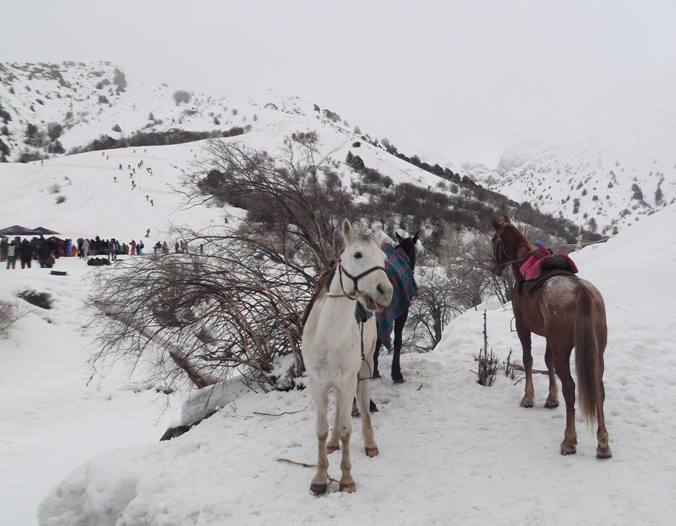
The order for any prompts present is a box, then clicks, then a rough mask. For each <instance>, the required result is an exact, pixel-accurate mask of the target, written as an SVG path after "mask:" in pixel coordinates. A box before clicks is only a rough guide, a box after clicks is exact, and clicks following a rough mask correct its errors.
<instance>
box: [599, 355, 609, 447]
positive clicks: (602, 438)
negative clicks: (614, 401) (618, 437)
mask: <svg viewBox="0 0 676 526" xmlns="http://www.w3.org/2000/svg"><path fill="white" fill-rule="evenodd" d="M599 369H600V371H599V383H600V384H601V385H600V388H601V400H600V401H599V404H598V409H597V410H596V413H597V418H598V426H599V427H598V430H597V431H596V439H597V440H598V445H597V446H596V457H597V458H610V457H612V456H613V454H612V453H611V451H610V446H609V445H608V430H607V429H606V420H605V417H604V415H603V402H604V401H605V399H606V391H605V388H604V387H603V354H601V360H600V368H599Z"/></svg>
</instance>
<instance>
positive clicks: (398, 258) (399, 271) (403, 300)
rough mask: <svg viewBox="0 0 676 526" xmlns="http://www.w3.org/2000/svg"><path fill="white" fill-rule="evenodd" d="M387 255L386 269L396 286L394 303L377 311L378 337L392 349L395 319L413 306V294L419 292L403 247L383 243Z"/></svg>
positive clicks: (394, 286)
mask: <svg viewBox="0 0 676 526" xmlns="http://www.w3.org/2000/svg"><path fill="white" fill-rule="evenodd" d="M380 248H381V249H382V250H383V252H385V254H386V255H387V260H386V261H385V271H386V272H387V277H388V278H390V281H391V282H392V287H393V288H394V291H393V294H392V303H390V306H389V307H387V308H386V309H385V310H383V311H382V312H377V313H376V322H377V325H378V339H379V340H380V341H381V342H382V343H383V345H385V347H387V350H388V351H392V339H391V334H392V328H393V327H394V321H395V320H396V319H397V318H398V317H399V316H400V315H401V314H402V313H403V312H404V311H405V310H406V309H408V308H409V307H410V306H411V300H412V299H413V296H415V295H416V294H418V285H417V284H416V282H415V278H414V277H413V269H412V268H411V262H410V261H409V259H408V256H407V255H406V252H405V251H404V249H403V248H401V247H394V246H392V245H390V244H389V243H383V245H382V246H381V247H380Z"/></svg>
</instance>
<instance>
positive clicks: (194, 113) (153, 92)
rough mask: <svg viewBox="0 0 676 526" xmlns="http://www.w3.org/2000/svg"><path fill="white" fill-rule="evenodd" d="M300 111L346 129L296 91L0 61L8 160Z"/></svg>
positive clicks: (263, 125)
mask: <svg viewBox="0 0 676 526" xmlns="http://www.w3.org/2000/svg"><path fill="white" fill-rule="evenodd" d="M299 116H304V117H312V119H313V121H315V120H316V121H321V122H323V123H325V124H330V125H332V126H333V127H335V128H338V129H341V130H342V131H346V130H347V129H348V128H347V125H346V123H343V122H342V120H341V119H340V118H339V116H338V115H337V114H335V113H333V112H331V111H330V110H320V109H319V108H315V107H314V105H309V104H307V103H303V102H301V101H300V100H298V99H297V98H294V97H280V96H277V95H274V94H270V93H268V94H266V95H265V96H264V97H263V98H262V99H261V100H253V99H251V98H250V97H237V96H229V97H225V96H218V97H215V96H211V95H207V94H201V93H193V92H188V91H185V90H183V89H181V87H180V86H178V87H169V86H168V85H167V84H164V83H163V84H160V85H153V84H149V83H144V82H142V81H137V80H136V79H128V78H127V77H126V75H125V74H124V72H123V71H122V70H121V69H120V68H118V67H116V66H114V65H111V64H110V63H108V62H101V63H97V64H85V63H75V62H64V63H61V64H56V63H39V64H14V63H12V64H10V63H0V121H2V122H0V130H1V131H0V140H2V141H3V144H4V147H3V146H1V145H0V147H2V148H3V149H4V152H5V158H6V160H13V161H18V160H20V159H21V160H30V159H39V158H42V157H45V156H53V155H58V154H61V153H64V150H65V151H70V150H71V149H73V148H78V147H83V146H85V145H87V144H89V143H91V142H92V141H93V140H95V139H97V138H99V137H100V136H103V135H106V136H109V137H110V138H112V139H114V140H116V139H120V138H124V137H130V136H132V135H133V134H134V133H136V132H144V133H151V132H166V131H167V130H171V129H181V130H187V131H214V132H216V131H223V132H225V131H228V130H233V129H235V130H239V131H238V132H237V133H242V132H245V131H248V130H252V129H260V130H263V129H267V128H269V127H270V125H271V124H275V123H276V124H280V123H285V122H289V121H293V120H294V118H296V117H299ZM57 143H58V144H57Z"/></svg>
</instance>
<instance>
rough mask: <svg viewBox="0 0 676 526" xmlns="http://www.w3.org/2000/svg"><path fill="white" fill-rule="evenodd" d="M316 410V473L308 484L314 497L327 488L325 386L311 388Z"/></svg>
mask: <svg viewBox="0 0 676 526" xmlns="http://www.w3.org/2000/svg"><path fill="white" fill-rule="evenodd" d="M311 394H312V398H313V399H314V402H315V408H316V412H317V414H316V419H317V420H316V427H317V444H318V449H317V472H316V473H315V476H314V478H313V479H312V482H311V483H310V491H312V493H314V494H315V495H323V494H324V493H326V490H327V488H328V483H327V478H328V469H329V459H328V457H327V456H326V438H327V437H328V435H329V422H328V417H327V416H328V415H327V412H328V406H329V392H328V388H326V387H325V386H321V387H316V388H311Z"/></svg>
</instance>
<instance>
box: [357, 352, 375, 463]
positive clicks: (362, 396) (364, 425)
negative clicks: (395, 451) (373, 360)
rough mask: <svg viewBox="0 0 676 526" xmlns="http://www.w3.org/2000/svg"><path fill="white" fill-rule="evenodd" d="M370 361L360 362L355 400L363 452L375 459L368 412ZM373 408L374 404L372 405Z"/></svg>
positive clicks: (373, 440)
mask: <svg viewBox="0 0 676 526" xmlns="http://www.w3.org/2000/svg"><path fill="white" fill-rule="evenodd" d="M369 362H370V360H369V357H368V356H367V357H366V362H365V361H362V363H361V370H360V371H359V380H358V382H357V400H358V401H359V408H360V410H361V414H362V419H361V433H362V436H363V437H364V450H365V451H366V455H368V456H369V457H375V456H376V455H377V454H378V446H377V445H376V440H375V437H374V434H373V426H372V425H371V414H370V413H371V411H369V409H370V408H369V402H370V403H371V404H373V402H372V401H371V389H370V380H369V377H368V373H369V370H370V367H369V366H370V363H369ZM373 405H374V406H375V404H373Z"/></svg>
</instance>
